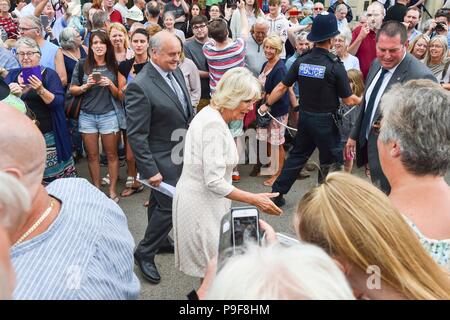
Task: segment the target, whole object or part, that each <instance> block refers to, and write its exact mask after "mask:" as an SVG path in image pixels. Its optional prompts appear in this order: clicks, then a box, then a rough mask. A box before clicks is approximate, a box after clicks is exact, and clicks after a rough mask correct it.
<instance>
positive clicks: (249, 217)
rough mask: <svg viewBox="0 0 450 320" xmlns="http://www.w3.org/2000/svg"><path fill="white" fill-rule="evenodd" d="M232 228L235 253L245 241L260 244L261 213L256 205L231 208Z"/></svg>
mask: <svg viewBox="0 0 450 320" xmlns="http://www.w3.org/2000/svg"><path fill="white" fill-rule="evenodd" d="M231 228H232V238H233V253H236V249H237V248H239V247H241V246H243V245H245V243H249V242H254V243H257V244H260V241H259V240H260V238H259V213H258V209H257V208H255V207H241V208H232V209H231Z"/></svg>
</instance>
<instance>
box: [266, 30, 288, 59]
mask: <svg viewBox="0 0 450 320" xmlns="http://www.w3.org/2000/svg"><path fill="white" fill-rule="evenodd" d="M266 45H269V46H271V47H273V48H275V49H276V50H277V55H279V54H281V52H282V51H283V41H282V40H281V38H280V37H279V36H277V35H275V34H274V35H270V36H268V37H267V38H265V39H264V41H263V47H265V46H266Z"/></svg>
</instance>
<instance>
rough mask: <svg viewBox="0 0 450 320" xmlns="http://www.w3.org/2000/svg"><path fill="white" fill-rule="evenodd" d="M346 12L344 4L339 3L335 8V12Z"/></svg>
mask: <svg viewBox="0 0 450 320" xmlns="http://www.w3.org/2000/svg"><path fill="white" fill-rule="evenodd" d="M344 10H345V11H347V12H348V8H347V6H346V5H345V4H343V3H341V4H339V5H338V6H337V7H336V12H341V11H344Z"/></svg>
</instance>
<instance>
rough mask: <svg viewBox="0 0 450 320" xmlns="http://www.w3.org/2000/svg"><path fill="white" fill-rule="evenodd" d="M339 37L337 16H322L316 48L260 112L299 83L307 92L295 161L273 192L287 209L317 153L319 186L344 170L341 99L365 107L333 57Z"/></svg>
mask: <svg viewBox="0 0 450 320" xmlns="http://www.w3.org/2000/svg"><path fill="white" fill-rule="evenodd" d="M338 34H339V30H338V27H337V20H336V17H335V15H334V14H320V15H318V16H317V17H316V18H315V19H314V22H313V25H312V29H311V32H310V33H309V35H308V40H309V41H311V42H314V48H313V49H312V50H311V51H309V52H307V53H305V54H304V55H302V56H300V57H299V58H298V59H297V60H296V61H295V62H294V64H293V65H292V67H291V69H290V70H289V72H288V74H287V75H286V77H285V78H284V79H283V80H282V81H281V82H280V83H279V84H278V85H277V86H276V87H275V89H274V90H273V91H272V93H271V94H270V96H269V97H268V99H267V103H266V104H265V105H262V106H261V109H260V111H261V112H265V111H266V110H267V109H268V107H270V106H271V105H272V104H274V103H275V102H276V101H278V99H279V98H280V97H281V96H282V95H283V94H284V93H285V92H286V90H287V89H288V88H289V87H291V86H292V85H293V84H294V83H295V81H298V85H299V88H300V92H301V95H300V97H299V105H300V115H299V121H298V125H297V127H298V132H297V135H296V137H295V140H294V147H293V149H292V150H291V152H290V154H289V158H288V159H287V160H286V162H285V163H284V167H283V170H282V172H281V174H280V176H279V177H278V178H277V180H276V181H275V183H274V184H273V186H272V190H273V191H272V192H279V196H278V197H276V198H275V199H274V202H275V204H276V205H277V206H283V205H284V204H285V200H284V198H283V195H284V194H286V193H288V191H289V189H290V188H291V187H292V185H293V184H294V182H295V180H296V179H297V177H298V174H299V172H300V171H301V170H302V168H303V166H304V165H305V164H306V161H307V160H308V159H309V157H310V156H311V154H312V153H313V152H314V150H315V148H316V147H317V148H318V149H319V159H320V166H321V173H319V183H320V182H322V181H323V179H324V177H325V176H326V174H327V173H328V170H329V168H330V166H332V165H338V166H341V165H342V162H343V152H342V145H341V143H340V135H339V129H338V127H337V117H336V111H337V108H338V106H339V98H342V101H343V102H344V103H345V104H346V105H349V106H352V105H356V104H359V103H361V98H359V97H357V96H356V95H354V94H352V90H351V88H350V84H349V80H348V77H347V73H346V71H345V68H344V65H343V64H342V62H341V61H340V60H339V58H338V57H336V56H335V55H333V54H332V53H331V52H330V49H331V48H332V43H331V40H332V38H334V37H335V36H337V35H338Z"/></svg>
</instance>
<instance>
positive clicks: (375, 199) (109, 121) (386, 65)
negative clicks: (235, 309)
mask: <svg viewBox="0 0 450 320" xmlns="http://www.w3.org/2000/svg"><path fill="white" fill-rule="evenodd" d="M327 5H328V7H325V5H324V1H314V2H313V1H311V0H306V1H305V0H292V1H291V0H263V1H256V0H245V1H244V0H241V1H237V3H236V4H235V5H231V4H230V3H229V2H227V1H218V0H213V1H207V2H206V3H204V2H201V1H193V2H191V1H188V0H172V1H168V2H167V1H163V0H158V1H155V0H150V1H144V0H133V1H132V2H131V1H126V0H118V1H114V0H93V2H86V3H84V4H83V5H81V4H80V3H79V2H78V0H65V1H58V2H57V3H55V2H54V1H53V0H31V1H30V2H29V3H27V1H23V0H18V1H14V0H12V1H10V0H0V37H1V40H0V119H2V120H1V121H0V149H1V150H2V153H1V154H0V298H1V299H137V298H138V297H139V292H140V283H139V280H138V278H137V277H136V274H135V271H134V263H136V265H137V268H138V269H139V271H140V272H141V273H142V276H143V278H144V279H145V280H147V281H148V282H150V283H152V284H158V283H159V282H160V281H161V276H160V274H159V271H158V268H157V266H156V264H155V256H156V255H158V254H163V253H173V254H174V265H175V267H176V268H177V270H179V271H181V272H183V273H184V274H187V275H189V276H192V277H196V278H199V279H202V284H201V286H200V287H199V289H198V290H197V292H196V293H195V292H194V296H195V298H199V299H450V277H449V272H450V187H449V185H448V183H447V182H446V181H445V179H444V177H445V175H446V173H447V171H448V169H449V167H450V92H449V91H450V70H449V66H450V52H449V45H450V33H449V26H450V2H449V1H446V3H443V4H442V8H441V9H439V10H438V11H437V12H436V13H435V15H434V16H433V17H432V16H431V15H430V14H429V12H428V10H427V9H426V7H425V5H426V4H425V3H424V1H420V0H419V1H409V0H396V1H371V3H370V4H369V6H368V7H367V11H365V12H364V13H363V14H362V15H361V16H358V15H356V14H355V13H354V12H353V10H352V7H351V6H350V5H349V4H348V3H347V1H345V0H336V1H330V3H328V2H327ZM251 137H254V139H253V140H252V139H251ZM316 149H318V151H319V164H318V165H312V164H311V162H309V161H311V160H310V157H311V156H312V154H313V152H314V151H315V150H316ZM83 158H86V159H85V160H83ZM82 163H87V166H88V169H89V177H80V176H79V173H78V172H77V169H76V168H77V166H78V165H79V164H82ZM122 164H124V165H126V176H127V177H126V182H125V185H124V186H121V185H119V182H120V181H121V180H120V179H119V172H120V166H121V165H122ZM248 164H251V165H253V170H252V171H251V173H250V175H251V176H267V179H264V180H263V184H264V186H266V187H268V188H271V190H270V189H268V190H267V192H265V193H254V192H251V191H246V190H242V189H241V188H238V186H239V184H238V183H239V181H240V180H241V179H245V177H242V176H241V174H240V171H239V168H240V166H243V165H248ZM354 164H355V165H357V166H358V167H363V168H364V172H365V175H366V176H367V178H368V179H370V182H371V183H370V182H369V181H365V180H364V179H362V178H359V177H356V176H355V175H352V174H351V172H352V168H353V165H354ZM101 166H105V167H106V169H107V174H106V175H104V176H102V175H101V172H102V170H101ZM316 169H318V170H317V171H318V185H317V187H315V188H313V189H312V190H310V191H309V192H307V193H306V194H305V195H303V197H302V199H301V200H300V202H299V203H298V205H297V203H295V204H292V205H297V210H296V214H295V216H294V219H293V221H292V223H293V227H294V229H295V230H296V233H297V237H298V239H299V241H300V243H299V244H296V245H293V246H290V247H288V248H286V247H285V246H283V245H282V244H281V243H279V241H278V239H277V235H276V233H275V231H274V229H273V228H272V227H271V226H270V225H268V224H267V223H266V222H264V221H263V220H260V221H259V224H260V225H259V227H260V230H261V231H262V232H264V234H265V236H264V237H265V241H263V245H262V246H256V245H252V244H248V247H247V248H246V250H245V252H244V253H243V254H239V255H235V256H234V257H232V258H230V259H228V260H227V261H226V262H225V265H223V266H222V265H220V266H219V269H218V271H217V270H216V269H217V265H216V258H215V257H216V255H217V253H218V247H219V240H220V239H219V235H220V229H221V225H220V223H221V220H222V217H224V216H225V215H226V214H227V213H228V212H229V211H230V209H231V206H232V201H238V202H243V203H247V204H249V205H252V206H255V207H257V208H258V209H259V211H260V212H265V213H266V214H269V215H274V216H278V215H280V214H282V212H283V211H282V207H283V206H284V205H285V204H286V199H285V198H284V196H285V195H286V194H287V193H288V192H289V191H290V190H291V188H292V187H293V185H294V183H295V182H296V181H297V180H298V179H299V178H305V177H308V176H309V174H310V173H309V172H311V171H314V170H316ZM336 171H341V172H336ZM83 178H86V179H88V180H89V182H88V181H87V180H86V179H83ZM142 181H144V182H145V183H146V184H149V185H150V186H151V187H152V191H151V193H150V197H149V200H148V201H147V202H146V203H145V204H144V206H146V207H147V215H148V225H147V226H146V230H145V234H144V236H143V239H142V240H141V241H140V242H139V243H138V244H137V246H135V243H134V241H133V238H132V236H131V233H130V231H129V229H128V225H127V218H126V216H125V214H124V212H123V211H122V209H121V208H120V206H119V204H120V201H121V199H122V198H125V197H131V196H133V195H134V194H136V193H140V192H143V191H144V185H143V183H142ZM162 183H166V184H169V185H171V186H174V187H176V191H175V194H174V196H173V197H172V196H170V195H168V194H167V193H165V192H162V190H161V189H160V188H161V187H162V186H164V185H163V184H162ZM102 187H105V188H106V189H107V192H106V194H105V193H103V192H102V191H101V189H102ZM172 230H173V238H172V237H171V236H170V233H171V231H172ZM221 263H222V262H221ZM236 270H239V272H237V271H236ZM280 270H283V271H282V272H280ZM370 270H371V271H373V272H375V278H376V279H375V284H374V286H373V287H371V286H369V285H368V283H369V282H368V281H367V278H368V274H369V273H370V272H369V271H370ZM377 270H379V271H377ZM377 277H378V278H377ZM252 279H253V280H252Z"/></svg>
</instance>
